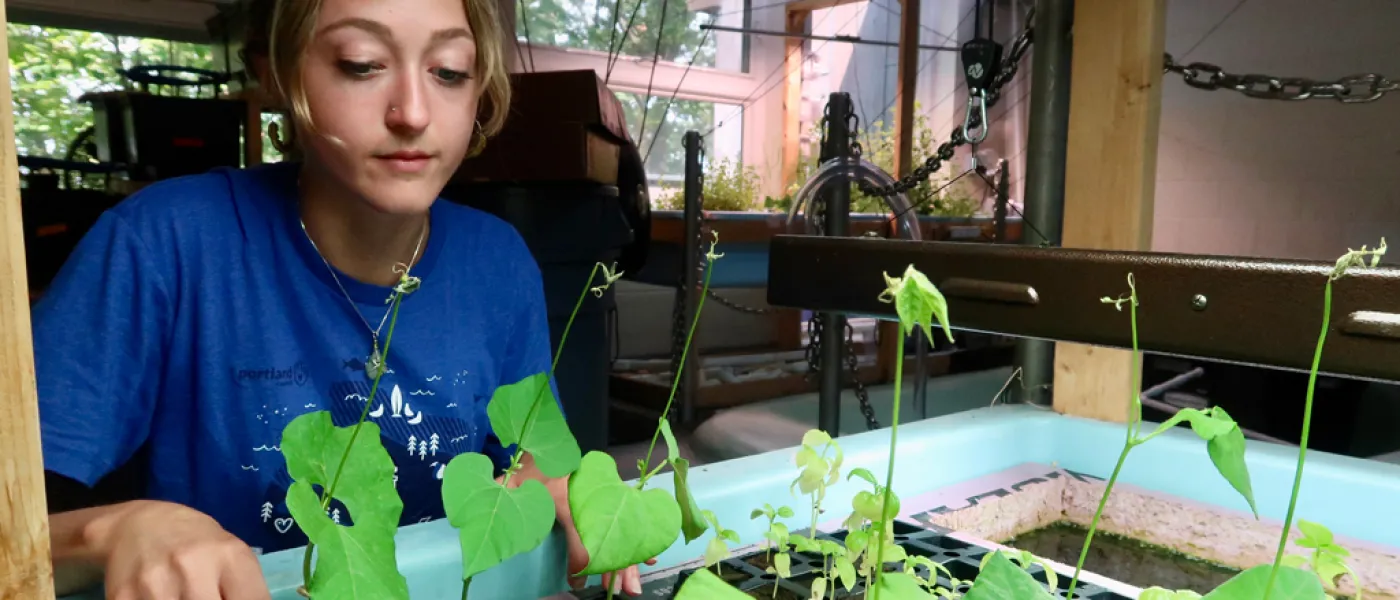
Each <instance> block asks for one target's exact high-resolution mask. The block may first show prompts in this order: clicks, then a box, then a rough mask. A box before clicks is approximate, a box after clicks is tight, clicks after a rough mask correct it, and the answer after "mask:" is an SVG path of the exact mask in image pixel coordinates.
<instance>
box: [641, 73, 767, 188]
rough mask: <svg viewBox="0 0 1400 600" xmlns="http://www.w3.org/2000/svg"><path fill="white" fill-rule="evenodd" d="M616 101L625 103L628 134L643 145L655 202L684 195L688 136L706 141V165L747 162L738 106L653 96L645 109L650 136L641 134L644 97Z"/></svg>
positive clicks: (740, 111)
mask: <svg viewBox="0 0 1400 600" xmlns="http://www.w3.org/2000/svg"><path fill="white" fill-rule="evenodd" d="M617 99H618V101H620V102H621V103H622V111H623V114H624V116H625V117H626V118H627V128H628V131H629V133H631V134H632V139H634V140H637V141H638V142H637V143H638V148H639V149H640V150H641V152H642V157H643V158H644V159H645V160H646V168H647V178H648V180H649V183H650V185H651V195H652V197H653V198H654V199H656V198H665V197H667V196H669V195H671V194H676V193H679V192H680V190H681V187H682V184H683V182H684V181H685V146H684V143H683V138H684V136H685V133H686V132H687V131H696V132H699V133H700V134H701V135H702V136H704V139H703V142H704V148H705V159H706V161H707V162H711V163H713V162H715V161H718V160H726V159H727V160H729V161H733V162H739V161H740V160H741V159H742V149H743V141H744V119H743V112H744V111H743V110H742V109H741V107H740V106H739V105H737V104H717V103H713V102H701V101H698V100H683V99H680V98H677V99H675V100H672V99H671V98H670V96H651V97H650V101H649V102H648V103H647V107H646V109H647V110H646V122H645V127H646V130H645V131H641V128H642V127H643V122H642V121H643V114H642V108H643V107H642V95H641V94H634V93H630V92H617ZM668 103H669V104H670V108H669V109H667V104H668ZM663 113H664V115H665V117H664V119H663V116H662V115H663Z"/></svg>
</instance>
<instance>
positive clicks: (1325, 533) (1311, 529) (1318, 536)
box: [1281, 519, 1363, 600]
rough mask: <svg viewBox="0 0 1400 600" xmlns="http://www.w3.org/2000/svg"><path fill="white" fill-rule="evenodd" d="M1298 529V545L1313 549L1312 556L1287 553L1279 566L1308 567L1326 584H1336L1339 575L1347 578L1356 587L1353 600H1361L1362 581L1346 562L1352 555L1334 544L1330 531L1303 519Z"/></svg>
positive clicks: (1300, 520)
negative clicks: (1300, 534) (1301, 535)
mask: <svg viewBox="0 0 1400 600" xmlns="http://www.w3.org/2000/svg"><path fill="white" fill-rule="evenodd" d="M1298 530H1299V531H1301V532H1302V533H1303V537H1301V538H1298V545H1299V546H1302V547H1304V548H1312V553H1311V554H1310V555H1308V556H1303V555H1299V554H1289V555H1287V556H1284V557H1283V560H1282V563H1281V564H1283V565H1284V566H1288V567H1292V568H1295V569H1302V568H1303V567H1309V568H1311V569H1312V570H1313V572H1314V573H1317V576H1318V577H1319V578H1321V579H1322V582H1323V583H1324V584H1327V585H1336V584H1337V579H1338V578H1340V577H1341V576H1342V575H1350V576H1351V581H1352V584H1353V585H1355V586H1356V600H1362V595H1363V594H1362V591H1361V578H1360V577H1359V576H1357V574H1356V571H1353V570H1352V569H1351V566H1350V565H1348V564H1347V562H1346V558H1347V557H1348V556H1351V552H1350V551H1348V550H1347V549H1346V548H1343V547H1341V546H1339V545H1337V544H1336V542H1335V541H1334V540H1333V538H1332V531H1331V530H1329V529H1327V528H1326V527H1323V526H1322V525H1318V524H1317V523H1312V522H1309V521H1304V520H1302V519H1299V520H1298Z"/></svg>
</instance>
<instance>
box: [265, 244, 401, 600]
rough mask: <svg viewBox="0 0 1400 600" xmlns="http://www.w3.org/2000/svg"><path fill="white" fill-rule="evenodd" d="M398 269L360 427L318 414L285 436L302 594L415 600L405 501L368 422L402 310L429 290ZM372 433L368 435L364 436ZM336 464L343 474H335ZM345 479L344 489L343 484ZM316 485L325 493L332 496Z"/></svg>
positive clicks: (294, 422) (303, 417) (289, 505)
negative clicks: (400, 536) (334, 513)
mask: <svg viewBox="0 0 1400 600" xmlns="http://www.w3.org/2000/svg"><path fill="white" fill-rule="evenodd" d="M395 270H396V272H398V273H399V282H398V283H397V284H396V285H395V286H394V290H393V293H392V294H391V295H390V296H389V298H388V300H386V303H389V304H391V305H392V306H391V308H390V318H389V332H388V335H387V336H385V338H384V350H383V353H382V354H379V353H378V352H376V354H377V356H378V360H377V361H376V360H373V359H371V361H370V365H367V367H366V372H368V373H369V374H371V375H373V376H374V383H373V384H372V385H371V386H370V393H369V397H368V398H367V399H366V400H365V406H364V409H363V410H361V411H360V418H359V421H357V422H356V423H355V425H353V426H351V427H348V428H346V427H335V426H334V424H332V422H331V414H330V412H329V411H316V412H312V413H307V414H304V415H301V416H299V417H297V418H296V419H293V420H292V422H291V423H288V424H287V427H286V428H285V429H283V431H282V444H281V448H282V455H283V457H284V459H285V460H286V462H287V472H288V474H289V475H290V476H291V478H292V485H291V486H290V487H289V488H288V489H287V510H288V511H289V512H290V513H291V515H292V519H293V520H295V522H296V523H298V524H299V526H300V527H301V530H302V532H303V533H305V534H306V538H307V544H306V552H305V555H304V557H303V559H302V585H301V587H300V588H299V589H298V592H300V593H301V594H302V595H304V596H307V597H316V595H318V594H319V595H320V596H321V597H329V598H337V599H340V598H346V599H350V600H358V599H360V598H366V599H368V598H380V599H386V600H394V599H400V598H407V597H408V581H407V580H406V579H405V578H404V576H403V575H402V574H401V573H399V571H398V567H397V559H396V557H395V554H394V535H395V534H396V533H397V532H398V525H399V517H400V515H401V514H402V513H403V501H402V500H401V499H400V498H399V495H398V492H397V491H396V490H395V489H394V482H393V472H394V464H393V460H392V459H390V458H389V453H388V452H387V451H385V450H384V446H383V444H382V443H379V427H378V426H377V425H375V424H374V423H367V422H366V421H365V419H366V417H367V416H368V415H369V409H370V406H371V405H373V404H374V398H375V394H376V393H377V392H378V390H379V381H380V379H381V378H383V376H384V372H385V370H386V369H387V367H386V366H385V365H386V364H387V363H386V362H385V361H387V360H388V355H389V348H390V345H391V344H392V342H393V338H394V327H395V325H396V324H397V323H398V319H399V306H400V305H401V304H402V302H403V297H404V296H405V295H407V294H410V293H413V292H414V291H415V290H417V289H418V287H419V286H420V284H421V282H420V281H419V279H418V278H417V277H414V276H412V275H411V274H410V273H409V267H408V266H407V265H398V267H397V268H396V269H395ZM375 363H377V365H378V366H377V368H376V367H375V366H373V365H374V364H375ZM371 369H372V370H373V371H372V372H371V371H370V370H371ZM364 429H368V433H367V434H366V435H365V436H364V437H361V436H360V433H361V431H362V430H364ZM336 454H339V455H340V457H339V459H336V458H335V455H336ZM332 464H334V465H335V469H334V470H328V469H327V467H329V466H330V465H332ZM342 478H343V479H344V481H345V484H346V485H345V487H344V488H342V487H341V486H340V484H341V481H342ZM316 487H321V488H322V489H323V490H324V491H325V493H324V495H322V494H320V493H319V492H318V491H317V490H316V489H315V488H316ZM332 498H336V499H339V500H340V501H341V503H343V504H345V506H346V508H348V509H349V510H350V513H351V515H352V518H353V519H354V521H355V525H354V526H352V527H344V526H341V525H339V524H338V523H336V522H335V521H333V520H332V519H331V517H330V516H329V515H328V514H327V511H328V509H329V507H330V503H331V499H332ZM318 545H319V546H321V551H320V552H319V553H316V557H317V558H316V569H315V571H314V572H313V570H312V560H311V557H312V551H313V549H314V548H316V547H317V546H318Z"/></svg>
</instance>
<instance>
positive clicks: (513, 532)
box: [442, 452, 554, 577]
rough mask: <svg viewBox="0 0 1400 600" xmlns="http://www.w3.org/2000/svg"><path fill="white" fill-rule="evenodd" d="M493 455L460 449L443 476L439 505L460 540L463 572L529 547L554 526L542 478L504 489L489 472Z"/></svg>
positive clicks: (477, 570) (469, 573)
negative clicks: (465, 452) (540, 480)
mask: <svg viewBox="0 0 1400 600" xmlns="http://www.w3.org/2000/svg"><path fill="white" fill-rule="evenodd" d="M494 468H495V467H494V466H493V465H492V463H491V459H490V458H487V457H486V456H484V455H481V454H476V453H474V452H473V453H467V454H459V455H457V457H456V458H453V459H452V462H449V463H447V468H446V469H445V470H444V471H443V476H442V505H443V508H445V509H446V511H447V520H448V522H449V523H451V524H452V526H453V527H456V528H457V533H458V537H459V539H460V540H461V543H462V577H472V576H474V575H476V574H477V573H481V572H482V571H485V570H487V569H490V568H491V567H494V566H496V565H498V564H500V563H501V562H502V561H504V560H506V559H507V558H510V557H512V556H515V555H517V554H520V553H522V552H529V551H530V550H533V549H535V547H536V546H539V545H540V543H542V542H544V539H545V538H546V537H548V536H549V531H550V529H552V528H553V527H554V498H553V497H551V496H550V495H549V490H548V489H546V488H545V487H544V484H542V483H540V482H538V481H535V480H533V479H528V480H525V482H524V483H522V484H521V485H520V487H518V488H515V489H506V488H505V487H504V486H502V485H501V484H499V483H496V480H495V479H494V478H493V477H492V475H494V473H493V470H494Z"/></svg>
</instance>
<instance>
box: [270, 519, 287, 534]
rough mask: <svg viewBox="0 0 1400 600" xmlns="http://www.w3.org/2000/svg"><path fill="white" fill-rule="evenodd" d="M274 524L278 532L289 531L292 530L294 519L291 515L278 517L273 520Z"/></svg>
mask: <svg viewBox="0 0 1400 600" xmlns="http://www.w3.org/2000/svg"><path fill="white" fill-rule="evenodd" d="M272 526H273V527H276V528H277V533H287V532H288V531H291V530H292V519H291V517H287V518H284V519H277V520H276V521H273V522H272Z"/></svg>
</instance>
